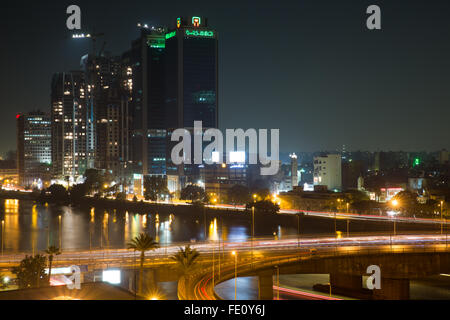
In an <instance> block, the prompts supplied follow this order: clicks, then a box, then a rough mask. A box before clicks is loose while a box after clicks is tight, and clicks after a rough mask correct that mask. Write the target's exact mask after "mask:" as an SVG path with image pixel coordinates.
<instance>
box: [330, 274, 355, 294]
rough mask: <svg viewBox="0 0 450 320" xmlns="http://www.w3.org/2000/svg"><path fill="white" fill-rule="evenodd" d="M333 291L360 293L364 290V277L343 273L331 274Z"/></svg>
mask: <svg viewBox="0 0 450 320" xmlns="http://www.w3.org/2000/svg"><path fill="white" fill-rule="evenodd" d="M330 284H331V290H332V291H333V289H337V290H338V291H341V290H345V291H355V292H360V291H361V289H362V276H354V275H348V274H342V273H331V274H330Z"/></svg>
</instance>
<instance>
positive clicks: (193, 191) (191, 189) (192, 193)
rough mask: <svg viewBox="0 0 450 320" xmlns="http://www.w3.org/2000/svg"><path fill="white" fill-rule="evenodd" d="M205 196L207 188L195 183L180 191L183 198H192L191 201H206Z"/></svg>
mask: <svg viewBox="0 0 450 320" xmlns="http://www.w3.org/2000/svg"><path fill="white" fill-rule="evenodd" d="M205 196H206V194H205V190H204V189H203V188H201V187H199V186H196V185H193V184H190V185H188V186H186V187H185V188H183V189H182V190H181V193H180V199H181V200H190V201H191V202H194V201H204V200H205Z"/></svg>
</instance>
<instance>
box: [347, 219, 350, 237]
mask: <svg viewBox="0 0 450 320" xmlns="http://www.w3.org/2000/svg"><path fill="white" fill-rule="evenodd" d="M349 225H350V219H347V238H348V237H349V234H350V233H349Z"/></svg>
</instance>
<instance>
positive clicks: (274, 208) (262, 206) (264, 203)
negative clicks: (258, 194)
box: [246, 200, 280, 214]
mask: <svg viewBox="0 0 450 320" xmlns="http://www.w3.org/2000/svg"><path fill="white" fill-rule="evenodd" d="M252 207H255V212H259V213H269V214H275V213H277V212H278V211H280V206H279V205H278V204H276V203H273V202H272V201H270V200H260V201H256V202H249V203H247V205H246V209H247V210H251V209H252Z"/></svg>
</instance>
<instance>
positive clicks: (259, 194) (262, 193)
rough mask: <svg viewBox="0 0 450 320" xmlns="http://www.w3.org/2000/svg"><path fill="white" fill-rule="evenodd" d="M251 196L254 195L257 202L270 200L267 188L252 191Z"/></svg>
mask: <svg viewBox="0 0 450 320" xmlns="http://www.w3.org/2000/svg"><path fill="white" fill-rule="evenodd" d="M252 194H256V199H257V200H267V199H268V198H269V199H270V190H269V189H268V188H262V189H253V192H252Z"/></svg>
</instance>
